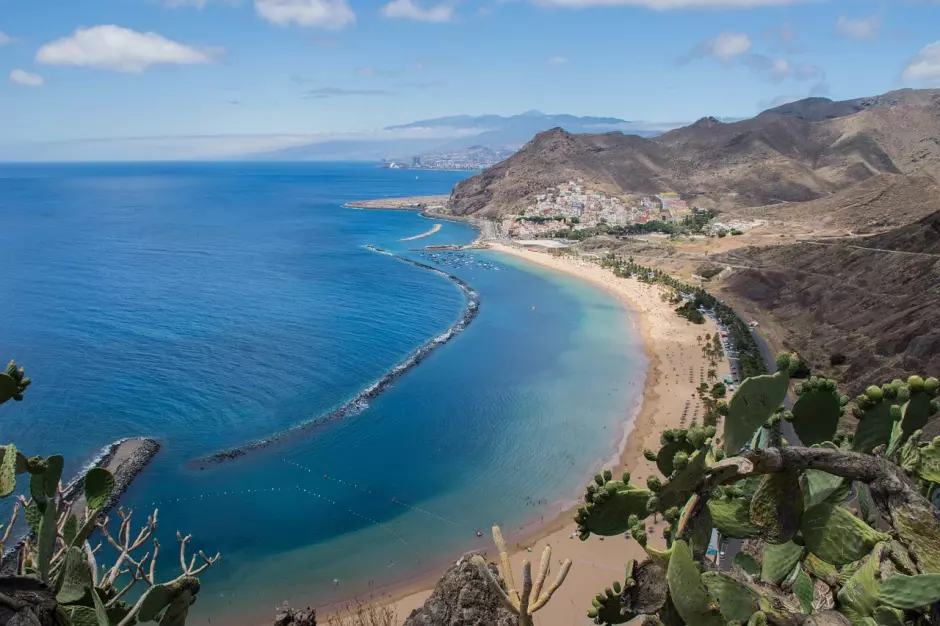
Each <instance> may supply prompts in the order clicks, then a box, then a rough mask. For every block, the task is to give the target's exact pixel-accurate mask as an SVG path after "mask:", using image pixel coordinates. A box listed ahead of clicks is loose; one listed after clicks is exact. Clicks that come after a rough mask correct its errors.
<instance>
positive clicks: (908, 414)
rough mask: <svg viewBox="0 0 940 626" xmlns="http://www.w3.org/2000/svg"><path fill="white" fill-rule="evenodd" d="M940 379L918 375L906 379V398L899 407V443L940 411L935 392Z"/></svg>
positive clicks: (939, 387)
mask: <svg viewBox="0 0 940 626" xmlns="http://www.w3.org/2000/svg"><path fill="white" fill-rule="evenodd" d="M938 390H940V381H938V380H937V379H936V378H932V377H931V378H928V379H926V380H924V379H923V378H921V377H920V376H911V377H910V378H908V379H907V393H908V396H909V397H908V400H907V402H905V403H904V405H903V406H902V407H901V431H902V434H901V443H902V444H903V443H904V442H905V441H906V440H907V438H908V437H910V436H911V435H912V434H913V433H914V431H915V430H920V429H921V428H923V427H924V426H925V425H926V424H927V420H928V419H930V418H931V417H933V416H934V415H936V414H937V412H938V411H940V404H938V402H937V393H938Z"/></svg>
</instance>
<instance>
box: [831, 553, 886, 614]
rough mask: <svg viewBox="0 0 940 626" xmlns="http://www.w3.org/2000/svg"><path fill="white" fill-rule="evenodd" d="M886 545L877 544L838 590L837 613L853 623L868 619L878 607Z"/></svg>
mask: <svg viewBox="0 0 940 626" xmlns="http://www.w3.org/2000/svg"><path fill="white" fill-rule="evenodd" d="M886 548H887V544H885V543H879V544H878V545H876V546H875V548H874V549H873V550H872V552H871V554H870V555H869V556H868V557H866V560H865V562H864V563H863V564H862V565H861V567H859V568H858V569H857V570H856V572H855V574H854V575H853V576H852V577H851V578H849V579H848V580H847V581H846V582H845V584H844V585H843V586H842V589H840V590H839V593H838V599H839V612H840V613H842V614H843V615H845V616H846V617H848V618H849V620H851V621H852V622H853V623H854V622H856V621H858V620H859V619H860V618H863V617H870V616H871V614H872V612H873V611H874V610H875V607H876V606H878V594H879V593H880V592H881V561H882V558H883V556H885V552H886Z"/></svg>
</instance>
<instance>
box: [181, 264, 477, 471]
mask: <svg viewBox="0 0 940 626" xmlns="http://www.w3.org/2000/svg"><path fill="white" fill-rule="evenodd" d="M366 248H367V249H369V250H372V251H373V252H377V253H379V254H384V255H386V256H390V257H392V258H394V259H397V260H399V261H401V262H403V263H409V264H411V265H414V266H415V267H420V268H421V269H425V270H428V271H430V272H434V273H435V274H438V275H440V276H443V277H444V278H447V279H448V280H450V281H451V282H452V283H454V284H455V285H457V287H458V288H459V289H460V290H461V291H462V292H463V293H464V295H465V296H466V297H467V307H466V308H465V309H464V312H463V313H462V314H461V316H460V317H459V318H458V319H457V321H456V322H454V324H453V325H451V327H450V328H448V329H447V330H446V331H444V332H443V333H441V334H440V335H438V336H436V337H433V338H432V339H429V340H428V341H426V342H425V343H424V344H422V345H421V346H420V347H419V348H418V349H417V350H415V351H414V352H412V353H411V354H410V355H409V356H408V357H407V358H406V359H405V360H404V361H402V362H401V363H399V364H398V365H396V366H395V367H393V368H392V369H390V370H389V371H388V372H386V373H385V375H384V376H382V377H381V378H379V379H378V380H377V381H375V382H374V383H372V384H371V385H369V386H368V387H366V388H365V389H363V390H362V391H360V392H359V393H358V394H357V395H356V396H355V397H353V398H351V399H350V400H348V401H347V402H345V403H343V404H342V405H340V406H338V407H336V408H335V409H333V410H332V411H329V412H327V413H324V414H322V415H318V416H317V417H314V418H312V419H309V420H307V421H304V422H301V423H300V424H297V425H296V426H292V427H291V428H288V429H287V430H283V431H281V432H279V433H277V434H275V435H272V436H270V437H267V438H265V439H261V440H258V441H254V442H251V443H248V444H246V445H244V446H240V447H238V448H232V449H229V450H223V451H221V452H216V453H215V454H212V455H209V456H205V457H201V458H198V459H194V460H193V461H191V462H190V463H189V465H190V467H193V468H195V469H206V468H207V467H209V466H211V465H217V464H219V463H224V462H226V461H233V460H235V459H238V458H240V457H243V456H245V455H247V454H248V453H250V452H257V451H260V450H263V449H265V448H268V447H270V446H272V445H275V444H277V443H279V442H281V441H284V440H285V439H287V438H289V437H292V436H295V435H299V434H301V433H303V432H307V431H310V430H313V429H315V428H317V427H318V426H321V425H322V424H324V423H326V422H330V421H333V420H336V419H340V418H343V417H348V416H350V415H355V414H356V413H359V412H361V411H362V410H364V409H365V408H366V407H367V406H368V401H369V400H371V399H373V398H376V397H377V396H378V395H379V394H381V393H382V392H383V391H385V390H386V389H387V388H388V387H390V386H391V385H392V383H393V382H394V381H395V379H396V378H398V377H399V376H401V375H403V374H404V373H405V372H407V371H408V370H410V369H411V368H413V367H415V366H416V365H418V364H419V363H420V362H421V361H423V360H424V359H425V358H427V356H428V355H429V354H431V352H433V351H434V349H435V348H439V347H440V346H443V345H444V344H445V343H447V342H448V341H450V340H451V339H453V338H454V337H456V336H457V335H458V334H460V333H461V332H463V330H464V329H465V328H467V326H469V325H470V322H472V321H473V318H475V317H476V316H477V313H478V312H479V309H480V296H479V294H477V292H476V291H475V290H474V289H473V287H471V286H470V285H468V284H467V283H466V282H464V281H463V280H461V279H460V278H457V277H456V276H454V275H452V274H448V273H447V272H445V271H443V270H441V269H439V268H436V267H433V266H431V265H427V264H425V263H421V262H419V261H414V260H412V259H408V258H405V257H403V256H399V255H397V254H395V253H393V252H389V251H388V250H385V249H383V248H378V247H376V246H372V245H367V246H366Z"/></svg>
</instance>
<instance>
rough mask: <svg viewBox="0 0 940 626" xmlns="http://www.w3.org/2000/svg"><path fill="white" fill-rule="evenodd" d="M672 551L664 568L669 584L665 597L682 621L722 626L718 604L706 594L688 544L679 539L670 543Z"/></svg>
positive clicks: (706, 625)
mask: <svg viewBox="0 0 940 626" xmlns="http://www.w3.org/2000/svg"><path fill="white" fill-rule="evenodd" d="M672 550H673V552H672V557H671V558H670V559H669V567H668V569H667V570H666V583H667V584H668V585H669V596H670V597H671V598H672V601H673V603H674V604H675V606H676V611H678V613H679V615H680V616H681V617H682V620H683V621H684V622H685V623H686V624H695V625H696V626H699V625H702V626H724V620H723V619H722V617H721V614H720V613H719V611H718V607H717V606H714V603H713V602H712V601H711V598H709V596H708V592H707V591H706V589H705V584H704V583H703V582H702V573H701V571H700V570H699V568H698V565H697V564H696V563H695V560H694V559H693V558H692V551H691V550H690V549H689V545H688V544H687V543H686V542H684V541H682V540H681V539H679V540H677V541H675V542H674V543H673V546H672Z"/></svg>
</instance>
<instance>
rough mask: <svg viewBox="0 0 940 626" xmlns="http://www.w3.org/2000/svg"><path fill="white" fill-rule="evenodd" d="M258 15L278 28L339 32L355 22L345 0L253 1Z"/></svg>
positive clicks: (354, 15) (353, 15)
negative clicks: (300, 27) (304, 27)
mask: <svg viewBox="0 0 940 626" xmlns="http://www.w3.org/2000/svg"><path fill="white" fill-rule="evenodd" d="M255 11H257V12H258V15H260V16H261V17H263V18H264V19H266V20H267V21H269V22H271V23H272V24H277V25H278V26H287V25H289V24H297V25H298V26H314V27H318V28H331V29H334V30H339V29H341V28H343V27H345V26H348V25H350V24H354V23H355V22H356V14H355V13H353V11H352V9H351V8H349V4H347V3H346V0H255Z"/></svg>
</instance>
